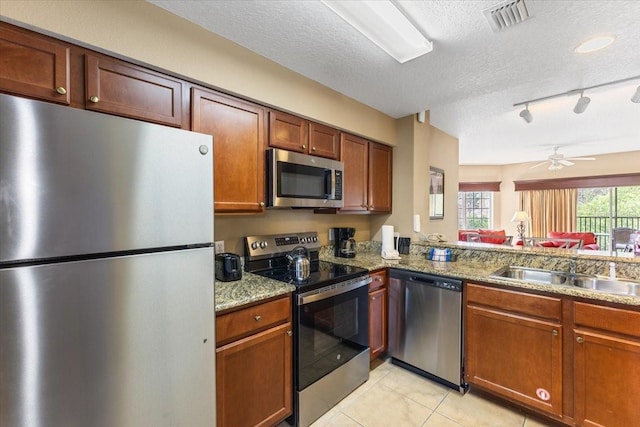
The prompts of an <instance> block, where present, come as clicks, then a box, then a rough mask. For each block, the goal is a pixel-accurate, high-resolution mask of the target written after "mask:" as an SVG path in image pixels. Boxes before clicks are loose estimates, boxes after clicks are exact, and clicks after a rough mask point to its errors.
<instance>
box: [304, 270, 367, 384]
mask: <svg viewBox="0 0 640 427" xmlns="http://www.w3.org/2000/svg"><path fill="white" fill-rule="evenodd" d="M370 281H371V279H370V278H369V277H366V278H363V279H361V280H356V281H351V283H349V284H338V285H334V286H329V287H327V288H324V289H320V290H316V291H312V292H308V293H302V294H300V295H298V304H297V313H296V314H297V316H296V317H297V319H298V328H297V329H298V330H297V340H296V341H297V344H296V353H297V356H298V357H297V375H296V376H297V380H296V388H297V390H298V391H302V390H304V389H305V388H306V387H308V386H309V385H311V384H313V383H314V382H316V381H317V380H319V379H321V378H323V377H324V376H326V375H327V374H329V373H330V372H332V371H334V370H335V369H337V368H339V367H340V366H342V365H344V364H346V363H347V362H349V361H350V360H351V359H353V358H354V357H356V356H358V355H359V354H360V353H362V352H363V351H365V350H366V349H367V348H368V347H369V309H368V303H369V299H368V287H367V285H368V283H369V282H370Z"/></svg>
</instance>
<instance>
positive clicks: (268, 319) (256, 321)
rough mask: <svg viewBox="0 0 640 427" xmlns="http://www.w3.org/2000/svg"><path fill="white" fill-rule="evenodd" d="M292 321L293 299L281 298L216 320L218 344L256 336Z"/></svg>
mask: <svg viewBox="0 0 640 427" xmlns="http://www.w3.org/2000/svg"><path fill="white" fill-rule="evenodd" d="M290 320H291V298H290V297H286V298H279V299H277V300H273V301H270V302H266V303H264V304H258V305H254V306H251V307H247V308H244V309H241V310H238V311H234V312H232V313H228V314H223V315H221V316H218V317H217V318H216V344H217V345H218V346H220V345H221V344H225V343H228V342H230V341H233V340H236V339H239V338H242V337H245V336H248V335H251V334H254V333H256V332H259V331H262V330H265V329H267V328H270V327H273V326H275V325H279V324H281V323H286V322H289V321H290Z"/></svg>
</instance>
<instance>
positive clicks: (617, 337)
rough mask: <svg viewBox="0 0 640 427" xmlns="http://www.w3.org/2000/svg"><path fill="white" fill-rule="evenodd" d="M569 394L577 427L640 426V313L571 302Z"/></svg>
mask: <svg viewBox="0 0 640 427" xmlns="http://www.w3.org/2000/svg"><path fill="white" fill-rule="evenodd" d="M574 316H575V328H574V330H573V343H574V372H573V375H574V395H575V419H576V423H577V424H578V425H580V426H608V427H615V426H620V427H625V426H632V425H638V423H639V422H640V401H638V398H639V397H640V313H639V312H634V311H630V310H623V309H617V308H612V307H602V306H597V305H593V304H586V303H575V312H574Z"/></svg>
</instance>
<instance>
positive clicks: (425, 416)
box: [281, 359, 552, 427]
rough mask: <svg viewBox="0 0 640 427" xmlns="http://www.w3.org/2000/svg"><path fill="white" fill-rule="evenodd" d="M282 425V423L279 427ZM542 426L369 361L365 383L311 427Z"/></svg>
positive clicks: (385, 363) (521, 415) (471, 396)
mask: <svg viewBox="0 0 640 427" xmlns="http://www.w3.org/2000/svg"><path fill="white" fill-rule="evenodd" d="M283 425H286V423H283V424H281V426H283ZM550 425H552V424H547V423H545V422H544V421H542V420H540V419H537V418H533V417H532V416H531V415H527V414H525V413H521V412H519V411H517V410H514V409H511V408H507V407H504V406H500V405H498V404H496V403H494V402H492V401H490V400H486V399H484V398H482V397H480V396H478V395H476V394H474V393H473V391H471V392H469V393H467V394H465V395H464V396H463V395H461V394H460V393H458V392H456V391H454V390H451V389H449V388H446V387H444V386H442V385H440V384H438V383H435V382H433V381H431V380H428V379H426V378H423V377H421V376H419V375H416V374H414V373H412V372H409V371H407V370H405V369H403V368H400V367H398V366H395V365H393V364H391V362H390V359H387V360H385V361H382V362H374V365H372V370H371V372H370V375H369V380H368V381H367V382H366V383H364V384H363V385H361V386H360V387H359V388H358V389H356V390H355V391H354V392H353V393H351V394H350V395H349V396H347V397H346V398H345V399H344V400H343V401H341V402H340V403H338V405H336V406H335V407H334V408H332V409H331V410H330V411H329V412H327V413H326V414H325V415H323V416H322V417H321V418H320V419H319V420H317V421H316V422H315V423H314V424H312V427H333V426H336V427H378V426H380V427H388V426H394V427H482V426H486V427H540V426H550Z"/></svg>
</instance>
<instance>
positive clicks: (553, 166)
mask: <svg viewBox="0 0 640 427" xmlns="http://www.w3.org/2000/svg"><path fill="white" fill-rule="evenodd" d="M559 148H560V147H553V154H552V155H550V156H549V158H548V159H547V160H545V161H544V162H540V163H538V164H536V165H533V166H531V169H533V168H537V167H538V166H542V165H544V164H545V163H549V168H548V169H549V170H550V171H556V170H560V169H562V168H563V167H565V166H573V165H574V164H575V163H573V161H576V160H595V159H596V158H595V157H566V158H565V157H564V154H561V153H558V149H559Z"/></svg>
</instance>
